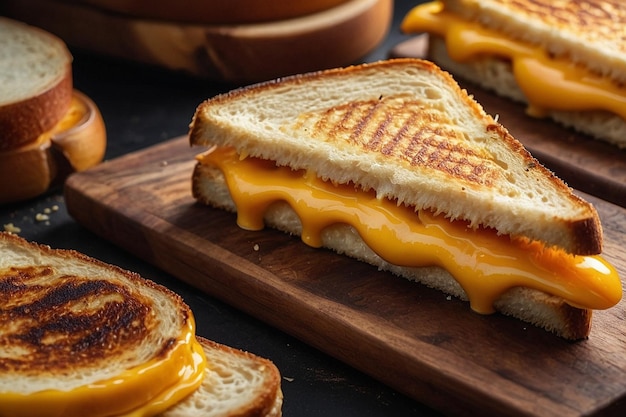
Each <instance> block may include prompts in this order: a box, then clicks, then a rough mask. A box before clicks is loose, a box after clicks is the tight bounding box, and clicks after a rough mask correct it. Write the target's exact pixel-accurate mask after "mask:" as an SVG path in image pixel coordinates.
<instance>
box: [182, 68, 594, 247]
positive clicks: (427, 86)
mask: <svg viewBox="0 0 626 417" xmlns="http://www.w3.org/2000/svg"><path fill="white" fill-rule="evenodd" d="M190 142H191V144H192V145H203V146H215V145H217V146H231V147H234V148H235V149H236V150H237V152H238V153H240V154H242V155H246V156H247V155H249V156H254V157H259V158H262V159H269V160H273V161H276V162H277V164H278V165H286V166H289V167H291V168H293V169H305V170H309V171H313V172H315V173H316V175H317V176H319V177H320V178H322V179H325V180H329V181H331V182H333V183H341V184H343V183H348V182H352V183H354V184H356V185H357V186H358V187H360V188H362V189H365V190H369V189H373V190H375V191H376V194H377V196H378V197H379V198H390V199H395V200H397V201H398V203H399V204H405V205H408V206H413V207H415V208H416V209H427V210H431V211H434V212H436V213H445V215H446V216H447V217H449V218H451V219H464V220H467V221H469V222H470V223H471V224H472V225H473V226H479V225H481V226H484V227H488V228H493V229H495V230H497V231H498V232H499V233H501V234H506V235H512V236H516V235H521V236H526V237H528V238H530V239H533V240H538V241H542V242H545V243H546V244H547V245H549V246H556V247H560V248H563V249H564V250H566V251H568V252H570V253H574V254H597V253H600V252H601V248H602V230H601V226H600V221H599V218H598V215H597V213H596V211H595V209H594V208H593V206H592V205H591V204H589V203H587V202H585V201H583V200H582V199H580V198H579V197H577V196H576V195H574V194H573V193H572V190H571V189H570V188H569V187H567V185H566V184H565V183H563V182H562V181H561V180H559V179H558V178H556V177H555V176H554V175H553V174H552V173H551V172H549V171H548V170H547V169H546V168H545V167H543V166H542V165H541V164H540V163H538V162H537V161H536V160H535V159H534V158H533V157H532V156H531V155H530V154H529V153H528V152H527V151H526V150H525V149H524V147H523V146H522V145H521V144H520V143H519V142H518V141H516V140H515V139H514V138H513V137H512V136H511V135H510V134H509V133H508V131H507V130H506V129H505V128H504V127H503V126H501V125H500V124H498V123H497V122H496V121H495V120H494V119H493V118H492V117H491V116H489V115H487V114H486V113H485V112H484V111H483V109H482V108H481V107H480V105H479V104H477V103H476V102H475V101H474V100H472V99H471V98H470V97H469V96H468V95H467V94H466V92H465V91H464V90H461V89H460V88H459V86H458V85H457V84H456V82H455V81H454V80H453V79H452V77H451V76H450V75H449V74H447V73H445V72H443V71H441V70H440V69H439V68H438V67H437V66H436V65H434V64H433V63H431V62H427V61H422V60H413V59H399V60H389V61H381V62H377V63H372V64H363V65H359V66H353V67H348V68H342V69H334V70H327V71H322V72H315V73H309V74H304V75H298V76H293V77H288V78H283V79H281V80H278V81H273V82H267V83H262V84H257V85H254V86H249V87H245V88H241V89H238V90H235V91H232V92H229V93H227V94H223V95H220V96H217V97H214V98H212V99H210V100H207V101H206V102H204V103H202V104H201V105H200V106H199V107H198V109H197V111H196V113H195V115H194V119H193V121H192V124H191V128H190Z"/></svg>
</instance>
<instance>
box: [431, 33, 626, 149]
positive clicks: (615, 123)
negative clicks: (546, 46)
mask: <svg viewBox="0 0 626 417" xmlns="http://www.w3.org/2000/svg"><path fill="white" fill-rule="evenodd" d="M428 40H429V42H428V58H429V59H432V60H433V61H434V62H436V63H437V65H439V66H441V68H443V69H445V70H447V71H450V72H451V73H452V74H454V75H455V76H456V77H458V78H459V79H463V80H467V81H470V82H472V83H474V84H476V85H479V86H480V87H482V88H484V89H486V90H490V91H493V92H495V93H496V94H498V95H500V96H502V97H506V98H509V99H511V100H513V101H517V102H519V103H525V104H528V100H527V99H526V96H525V95H524V93H523V92H522V91H521V89H520V88H519V86H518V84H517V82H516V81H515V76H514V75H513V71H512V68H511V62H510V61H508V60H504V59H501V58H497V57H489V56H481V57H480V58H476V59H473V60H472V61H468V62H463V63H461V62H457V61H455V60H453V59H452V58H450V56H449V55H448V51H447V48H446V45H445V41H444V40H443V39H442V38H441V37H439V36H434V35H429V36H428ZM546 113H547V117H549V118H551V119H552V120H554V121H556V122H558V123H560V124H561V125H563V126H565V127H569V128H573V129H575V130H576V131H578V132H582V133H585V134H587V135H590V136H592V137H593V138H596V139H599V140H602V141H605V142H608V143H610V144H612V145H615V146H617V147H619V148H626V120H624V119H623V118H621V117H620V116H618V115H616V114H614V113H610V112H608V111H575V112H574V111H555V110H548V111H546Z"/></svg>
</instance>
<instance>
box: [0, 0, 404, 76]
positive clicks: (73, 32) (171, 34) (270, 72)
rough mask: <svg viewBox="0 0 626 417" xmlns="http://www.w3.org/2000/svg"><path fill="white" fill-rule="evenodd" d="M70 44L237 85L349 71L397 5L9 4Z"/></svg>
mask: <svg viewBox="0 0 626 417" xmlns="http://www.w3.org/2000/svg"><path fill="white" fill-rule="evenodd" d="M3 9H4V13H5V14H6V15H7V16H12V17H14V18H16V19H20V20H23V21H26V22H29V23H31V24H35V25H37V26H40V27H42V28H45V29H47V30H49V31H50V32H52V33H54V34H56V35H58V36H59V37H61V38H62V39H64V40H65V41H66V42H67V43H68V44H69V45H71V46H74V47H79V48H81V49H85V50H89V51H93V52H96V53H100V54H104V55H109V56H114V57H117V58H123V59H126V60H131V61H135V62H140V63H144V64H149V65H152V66H156V67H161V68H166V69H168V70H174V71H179V72H183V73H187V74H191V75H193V76H197V77H202V78H208V79H212V80H218V81H225V82H229V83H237V84H243V83H249V82H256V81H263V80H268V79H272V78H276V77H280V76H284V75H288V74H297V73H300V72H306V71H313V70H318V69H322V68H331V67H335V66H341V65H349V64H352V63H354V62H357V61H359V60H361V59H362V58H363V57H364V56H365V55H367V54H368V53H369V52H370V51H372V50H373V49H374V48H375V47H376V46H377V45H378V44H380V42H382V41H383V39H384V38H385V35H386V34H387V32H388V30H389V27H390V24H391V18H392V13H393V0H298V1H287V0H277V1H274V0H272V1H264V0H237V1H234V2H233V1H231V0H215V1H206V0H182V1H179V0H161V1H158V2H154V1H148V0H71V1H68V0H4V1H3V2H1V3H0V12H2V11H3Z"/></svg>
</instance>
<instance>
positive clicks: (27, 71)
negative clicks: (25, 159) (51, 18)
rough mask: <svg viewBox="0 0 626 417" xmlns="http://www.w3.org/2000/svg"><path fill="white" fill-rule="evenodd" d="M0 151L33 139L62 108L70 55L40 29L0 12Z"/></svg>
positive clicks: (67, 94)
mask: <svg viewBox="0 0 626 417" xmlns="http://www.w3.org/2000/svg"><path fill="white" fill-rule="evenodd" d="M0 39H2V44H3V45H2V48H0V151H3V150H8V149H14V148H17V147H19V146H22V145H24V144H27V143H29V142H32V141H35V140H36V139H37V137H38V136H39V135H40V134H42V133H43V132H45V131H47V130H49V129H50V128H52V127H53V126H54V125H55V124H56V123H57V122H58V121H59V120H60V119H61V118H62V117H63V115H64V114H65V113H66V111H67V110H68V108H69V106H70V102H71V99H72V91H73V84H72V56H71V54H70V52H69V50H68V49H67V47H66V45H65V43H64V42H63V41H62V40H60V39H59V38H57V37H56V36H54V35H52V34H50V33H48V32H45V31H43V30H41V29H39V28H36V27H33V26H29V25H26V24H24V23H21V22H18V21H15V20H12V19H8V18H5V17H0Z"/></svg>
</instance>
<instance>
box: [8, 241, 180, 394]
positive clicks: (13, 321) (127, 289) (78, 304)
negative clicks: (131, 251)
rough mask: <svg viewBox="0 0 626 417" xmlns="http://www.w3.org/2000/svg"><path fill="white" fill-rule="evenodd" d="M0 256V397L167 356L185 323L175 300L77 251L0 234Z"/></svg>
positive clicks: (92, 378)
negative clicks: (0, 349) (7, 393)
mask: <svg viewBox="0 0 626 417" xmlns="http://www.w3.org/2000/svg"><path fill="white" fill-rule="evenodd" d="M0 254H1V256H0V287H1V288H2V292H0V300H1V302H0V306H2V307H1V310H0V345H1V346H3V347H6V348H5V349H4V353H3V355H2V356H1V357H0V369H2V372H0V392H19V393H23V394H29V393H33V392H36V391H39V390H45V389H65V390H71V389H73V388H76V387H79V386H83V385H86V384H90V383H94V382H97V381H101V380H106V379H110V378H113V377H115V376H117V375H119V374H120V373H121V372H123V371H124V370H126V369H130V368H133V367H135V366H139V365H141V364H143V363H145V362H147V361H148V360H150V359H152V358H155V357H158V356H160V355H164V354H166V353H167V352H169V351H170V349H172V343H171V342H172V340H174V339H176V338H178V337H179V336H180V334H181V333H182V331H183V330H182V329H183V328H184V327H185V326H187V322H188V320H190V314H191V311H190V309H189V307H188V306H187V305H186V304H185V303H184V302H183V300H182V299H181V298H180V297H179V296H178V295H176V294H175V293H173V292H171V291H170V290H168V289H166V288H165V287H162V286H159V285H157V284H155V283H153V282H152V281H148V280H144V279H143V278H141V277H140V276H138V275H137V274H134V273H131V272H129V271H126V270H123V269H121V268H118V267H116V266H113V265H109V264H106V263H103V262H100V261H98V260H95V259H93V258H90V257H87V256H85V255H83V254H81V253H79V252H76V251H72V250H61V249H51V248H50V247H48V246H45V245H38V244H36V243H30V242H27V241H26V240H24V239H22V238H20V237H18V236H15V235H12V234H9V233H0ZM35 335H38V336H36V337H35ZM52 343H53V346H54V349H50V348H49V347H50V346H51V344H52ZM24 352H29V353H28V354H24ZM77 352H80V354H77Z"/></svg>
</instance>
